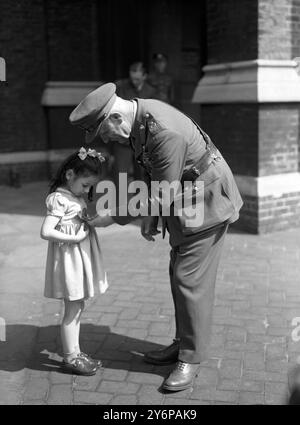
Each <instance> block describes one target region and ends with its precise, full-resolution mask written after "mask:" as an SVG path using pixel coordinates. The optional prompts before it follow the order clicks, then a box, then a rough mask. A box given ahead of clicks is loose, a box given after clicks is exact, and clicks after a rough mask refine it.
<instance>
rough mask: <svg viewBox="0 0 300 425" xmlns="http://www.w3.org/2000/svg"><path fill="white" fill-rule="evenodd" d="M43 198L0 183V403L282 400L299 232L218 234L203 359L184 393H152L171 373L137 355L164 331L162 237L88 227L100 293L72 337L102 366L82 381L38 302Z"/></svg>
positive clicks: (294, 313)
mask: <svg viewBox="0 0 300 425" xmlns="http://www.w3.org/2000/svg"><path fill="white" fill-rule="evenodd" d="M45 192H46V183H44V182H42V183H32V184H27V185H24V186H23V187H22V188H21V189H13V188H8V187H1V193H2V201H1V202H2V204H1V205H0V218H1V221H0V267H1V274H0V316H1V318H2V319H4V320H5V323H6V327H4V326H3V324H2V326H1V322H0V404H104V405H107V404H114V405H122V404H124V405H128V404H147V405H150V404H161V405H171V404H175V405H176V404H177V405H183V404H285V403H286V380H287V378H286V373H287V370H288V368H289V367H290V366H291V365H292V364H293V362H294V360H295V358H296V356H297V354H300V342H293V341H292V338H291V332H292V330H293V329H294V328H295V327H296V325H297V323H294V324H292V320H293V318H295V317H299V318H300V282H299V276H300V274H299V272H300V243H299V241H300V229H296V230H293V231H286V232H277V233H274V234H270V235H262V236H256V235H249V234H243V233H239V232H235V231H233V230H232V231H231V232H230V233H229V235H228V236H227V239H226V241H225V249H224V252H223V256H222V260H221V264H220V268H219V273H218V279H217V287H216V300H215V309H214V326H213V336H212V344H211V358H210V359H209V360H208V361H206V362H205V363H203V364H202V366H201V369H200V374H199V376H198V378H197V379H196V380H195V384H194V387H193V388H191V389H188V390H185V391H181V392H177V393H169V394H164V393H161V392H160V391H159V387H160V384H161V383H162V381H163V379H164V377H165V376H166V375H167V374H168V372H169V371H170V366H164V367H157V366H152V365H149V364H146V363H144V362H143V352H145V351H148V350H150V349H154V348H161V347H162V346H163V345H165V344H169V343H170V342H171V341H172V337H173V335H174V320H173V305H172V300H171V295H170V289H169V282H168V273H167V270H168V255H169V254H168V253H169V249H168V243H167V241H163V240H161V238H160V237H158V238H157V241H156V242H155V243H149V242H147V241H145V240H144V239H143V238H142V237H141V236H140V234H139V229H138V227H137V226H135V225H128V226H125V227H120V226H117V225H114V226H111V227H109V228H107V229H102V230H100V231H99V236H100V238H101V242H102V248H103V253H104V258H105V263H106V265H107V269H108V276H109V282H110V288H109V290H108V291H107V293H106V294H105V295H103V296H101V297H98V298H95V299H93V300H92V301H90V302H89V303H88V304H87V307H86V311H85V313H84V314H83V320H82V328H81V341H82V348H83V349H84V350H85V351H86V352H89V353H92V354H93V355H94V356H96V357H97V356H98V357H99V358H101V359H103V360H104V366H105V367H104V369H103V370H101V371H98V373H97V374H96V375H95V376H92V377H75V376H71V375H67V374H63V373H61V372H60V368H59V362H60V360H61V357H60V354H61V347H60V341H59V323H60V315H61V307H62V306H61V303H60V301H55V300H53V301H52V300H47V299H45V298H44V297H43V278H44V264H45V255H46V249H47V243H46V242H45V241H43V240H41V239H40V237H39V231H40V226H41V223H42V219H43V217H42V215H43V213H44V198H45V195H44V194H45ZM2 322H3V320H2ZM299 324H300V319H299ZM296 333H297V332H296ZM299 335H300V332H299Z"/></svg>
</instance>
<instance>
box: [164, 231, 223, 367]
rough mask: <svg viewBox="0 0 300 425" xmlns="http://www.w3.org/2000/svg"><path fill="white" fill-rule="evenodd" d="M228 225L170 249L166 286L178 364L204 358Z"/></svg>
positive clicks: (206, 354)
mask: <svg viewBox="0 0 300 425" xmlns="http://www.w3.org/2000/svg"><path fill="white" fill-rule="evenodd" d="M227 228H228V225H227V224H222V225H221V226H217V227H214V228H212V229H210V230H209V231H205V232H202V233H199V235H197V236H196V235H193V236H192V237H191V240H190V241H186V238H185V242H184V243H183V244H180V245H179V246H176V247H174V248H172V250H171V253H170V267H169V273H170V282H171V289H172V296H173V301H174V306H175V321H176V338H179V339H180V351H179V360H182V361H185V362H188V363H200V362H202V361H203V360H205V359H206V358H207V356H208V349H209V340H210V334H211V324H212V313H213V306H214V292H215V282H216V276H217V269H218V265H219V261H220V256H221V251H222V246H223V242H224V239H225V235H226V232H227Z"/></svg>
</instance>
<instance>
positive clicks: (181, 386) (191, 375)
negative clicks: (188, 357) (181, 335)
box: [162, 360, 200, 391]
mask: <svg viewBox="0 0 300 425" xmlns="http://www.w3.org/2000/svg"><path fill="white" fill-rule="evenodd" d="M199 366H200V364H199V363H186V362H182V361H181V360H179V361H178V362H177V363H176V366H175V368H174V369H173V370H172V372H171V373H170V375H169V376H168V377H167V378H166V379H165V380H164V382H163V384H162V388H163V389H164V390H168V391H182V390H185V389H186V388H189V387H191V386H192V385H193V381H194V379H195V377H196V376H197V374H198V371H199Z"/></svg>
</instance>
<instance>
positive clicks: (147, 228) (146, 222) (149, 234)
mask: <svg viewBox="0 0 300 425" xmlns="http://www.w3.org/2000/svg"><path fill="white" fill-rule="evenodd" d="M157 221H158V220H157V217H145V218H144V219H143V221H142V225H141V233H142V236H143V237H144V238H145V239H146V240H147V241H153V242H154V241H155V239H154V237H153V236H156V235H158V234H159V233H160V230H158V229H157Z"/></svg>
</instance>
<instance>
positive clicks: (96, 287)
mask: <svg viewBox="0 0 300 425" xmlns="http://www.w3.org/2000/svg"><path fill="white" fill-rule="evenodd" d="M46 206H47V215H53V216H55V217H60V221H59V223H58V224H57V226H56V229H57V230H59V231H60V232H63V233H67V234H71V235H75V234H76V233H77V232H78V230H79V228H80V226H81V224H82V221H81V217H82V213H83V210H84V209H85V208H86V207H87V205H86V203H85V201H84V199H83V198H79V197H75V196H74V195H73V194H72V192H70V191H69V190H67V189H64V188H58V189H57V190H56V192H53V193H51V194H50V195H48V197H47V199H46ZM107 287H108V284H107V279H106V273H105V270H104V268H103V260H102V253H101V249H100V244H99V240H98V237H97V233H96V231H95V229H94V228H93V227H89V235H88V236H87V237H86V238H85V239H84V240H83V241H82V242H80V243H63V242H52V241H49V244H48V253H47V263H46V277H45V291H44V295H45V297H48V298H65V299H67V300H70V301H73V300H80V299H84V298H90V297H93V296H94V295H95V294H96V293H101V294H103V293H104V292H105V291H106V289H107Z"/></svg>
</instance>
